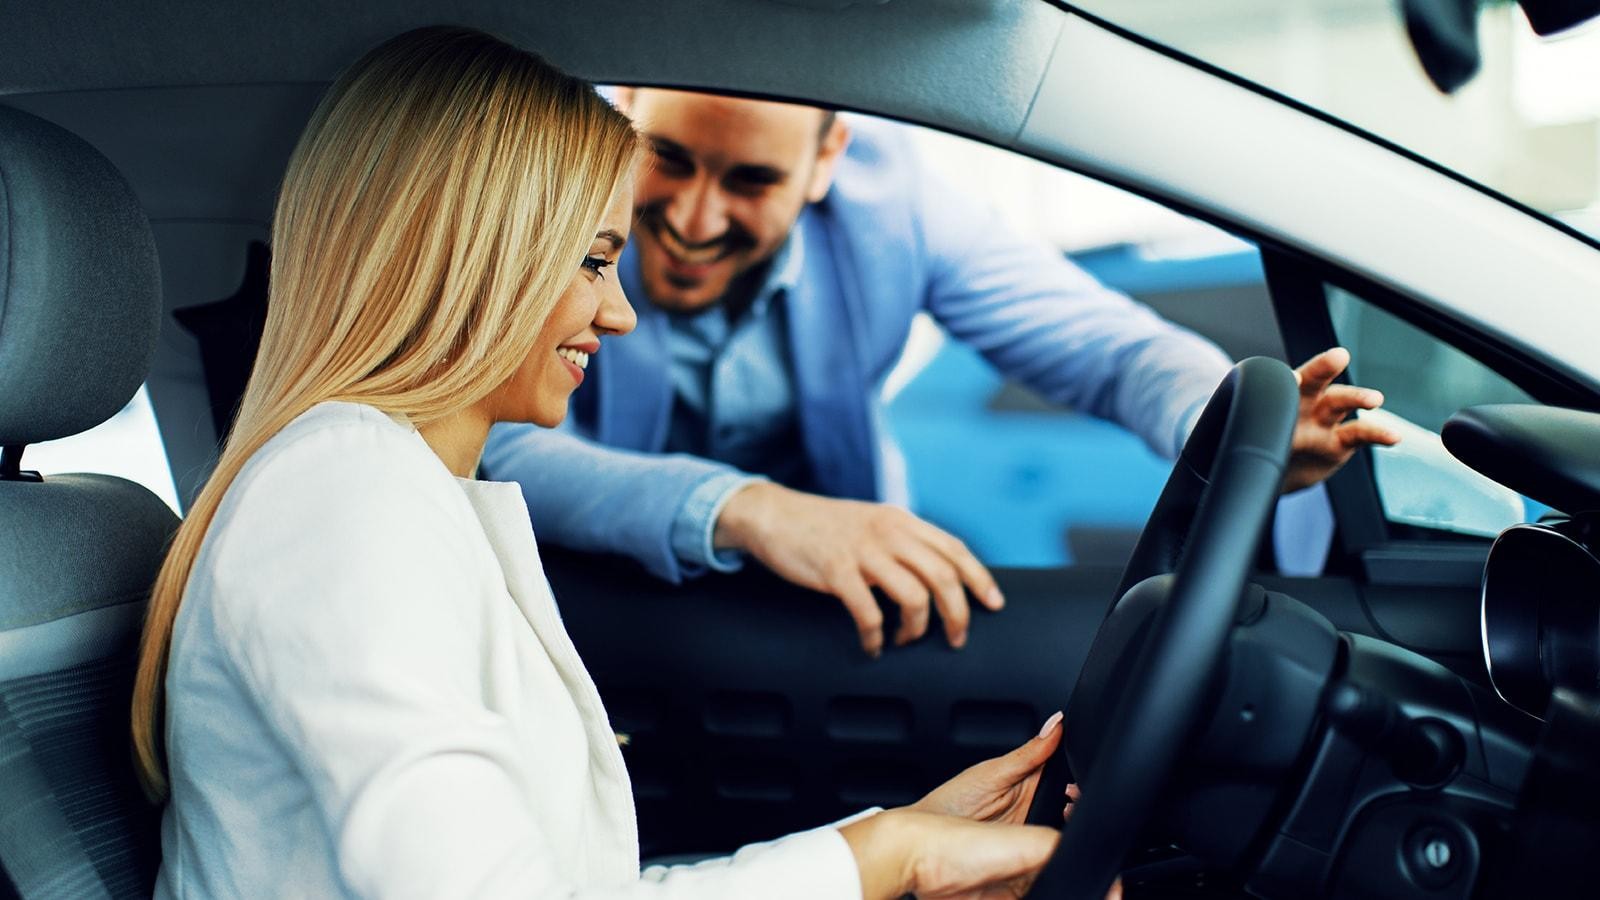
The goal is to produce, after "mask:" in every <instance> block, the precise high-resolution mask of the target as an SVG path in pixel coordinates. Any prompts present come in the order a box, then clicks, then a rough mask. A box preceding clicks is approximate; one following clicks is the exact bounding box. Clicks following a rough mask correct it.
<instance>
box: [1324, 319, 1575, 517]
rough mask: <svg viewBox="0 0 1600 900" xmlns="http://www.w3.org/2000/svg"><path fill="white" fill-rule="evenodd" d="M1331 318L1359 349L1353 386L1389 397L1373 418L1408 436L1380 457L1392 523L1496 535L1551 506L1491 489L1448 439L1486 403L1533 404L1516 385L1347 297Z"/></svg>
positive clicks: (1343, 338)
mask: <svg viewBox="0 0 1600 900" xmlns="http://www.w3.org/2000/svg"><path fill="white" fill-rule="evenodd" d="M1328 312H1329V314H1330V316H1331V317H1332V319H1333V329H1334V333H1335V334H1336V335H1338V338H1339V342H1340V343H1341V344H1343V345H1344V346H1346V347H1348V348H1349V349H1350V353H1351V357H1352V361H1351V364H1350V376H1351V380H1352V381H1353V382H1354V383H1356V384H1360V385H1363V386H1366V387H1372V388H1377V389H1378V390H1380V391H1382V392H1383V394H1384V405H1383V408H1382V409H1381V410H1377V411H1375V412H1372V413H1363V414H1362V415H1364V416H1372V417H1374V418H1377V419H1379V420H1380V421H1381V423H1382V424H1383V425H1385V426H1387V427H1389V428H1391V429H1393V430H1395V431H1397V432H1399V433H1400V435H1401V437H1402V440H1401V442H1400V444H1399V445H1398V446H1395V447H1389V448H1385V447H1378V448H1374V450H1373V455H1372V462H1373V468H1374V477H1375V478H1376V480H1377V487H1378V495H1379V497H1380V498H1381V500H1382V502H1383V510H1384V514H1385V515H1386V516H1387V517H1388V518H1389V520H1390V521H1391V522H1395V523H1398V524H1402V525H1414V526H1419V527H1422V528H1429V529H1436V530H1441V531H1450V532H1457V533H1460V534H1471V535H1483V536H1493V535H1496V534H1499V533H1500V531H1501V530H1503V529H1504V528H1506V527H1507V526H1508V525H1513V524H1516V523H1518V522H1528V521H1534V520H1536V519H1537V518H1538V517H1539V515H1541V514H1542V513H1544V512H1545V511H1546V507H1544V506H1542V505H1540V504H1538V503H1535V502H1534V501H1531V500H1528V499H1527V498H1524V497H1522V496H1521V495H1520V494H1518V493H1517V492H1515V491H1513V490H1511V489H1510V488H1507V487H1503V486H1501V485H1499V484H1496V483H1495V482H1493V481H1490V480H1489V479H1488V478H1485V477H1484V476H1482V475H1479V474H1478V473H1477V472H1475V471H1473V470H1472V469H1469V468H1467V467H1466V466H1465V465H1463V464H1462V463H1460V462H1459V461H1457V460H1456V458H1455V457H1453V456H1451V455H1450V453H1449V451H1447V450H1446V449H1445V448H1444V444H1443V442H1442V441H1441V440H1440V438H1439V432H1440V430H1441V429H1442V428H1443V427H1444V423H1445V420H1446V419H1448V418H1450V416H1451V415H1453V414H1454V413H1455V412H1456V411H1457V410H1459V409H1462V408H1463V407H1467V406H1473V405H1476V404H1480V403H1532V402H1534V401H1533V398H1531V397H1529V396H1528V395H1527V394H1526V393H1525V392H1524V391H1522V390H1521V389H1520V388H1518V387H1517V386H1516V385H1514V384H1512V383H1511V382H1509V381H1507V380H1506V379H1505V378H1502V377H1501V376H1500V375H1498V374H1496V373H1495V372H1494V371H1493V370H1491V369H1490V368H1489V367H1487V366H1485V365H1483V364H1482V363H1480V362H1478V361H1477V360H1475V359H1473V358H1472V357H1470V356H1468V355H1467V354H1465V353H1463V352H1461V351H1460V350H1458V349H1456V348H1455V347H1452V346H1450V345H1449V344H1446V343H1444V342H1443V341H1440V340H1439V339H1438V338H1435V337H1433V336H1431V335H1429V334H1427V333H1426V332H1424V331H1422V330H1421V329H1419V328H1417V327H1416V326H1413V325H1411V324H1409V323H1407V322H1405V321H1403V320H1401V319H1399V318H1398V317H1396V316H1394V315H1393V314H1391V313H1388V312H1385V311H1383V310H1382V309H1379V308H1378V307H1376V306H1373V305H1372V304H1370V303H1368V302H1366V301H1365V300H1362V299H1361V298H1359V297H1357V296H1356V295H1354V294H1351V293H1349V292H1347V291H1344V290H1342V289H1339V288H1335V287H1329V288H1328Z"/></svg>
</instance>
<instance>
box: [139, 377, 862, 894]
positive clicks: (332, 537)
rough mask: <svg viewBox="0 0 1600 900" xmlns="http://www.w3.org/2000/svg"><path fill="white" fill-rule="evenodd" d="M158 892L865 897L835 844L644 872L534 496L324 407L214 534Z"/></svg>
mask: <svg viewBox="0 0 1600 900" xmlns="http://www.w3.org/2000/svg"><path fill="white" fill-rule="evenodd" d="M166 690H167V707H166V708H167V719H166V741H167V744H166V747H167V757H168V764H169V767H170V771H171V781H172V802H171V803H170V805H168V807H167V809H166V812H165V815H164V817H163V820H162V834H161V844H162V852H163V854H164V860H163V863H162V867H161V874H160V878H159V881H158V883H157V888H156V896H157V897H233V896H243V897H264V896H273V897H341V896H359V897H429V898H433V897H573V898H641V900H643V898H687V897H695V898H722V897H727V898H734V897H738V898H749V897H779V898H782V897H793V898H807V900H812V898H835V897H837V898H857V897H859V896H860V883H859V878H858V875H857V871H856V866H855V862H854V859H853V857H852V856H851V854H850V850H849V848H848V846H847V845H846V844H845V842H844V839H843V838H842V837H841V836H840V835H839V833H838V831H837V830H836V829H835V828H832V827H827V828H819V829H816V830H814V831H809V832H804V833H801V834H798V835H793V836H791V837H788V838H784V839H783V840H780V841H775V842H772V843H770V844H762V845H755V846H752V847H747V848H745V849H744V850H741V851H740V852H739V853H738V854H736V855H735V856H733V857H731V858H730V859H727V860H717V861H713V862H710V863H702V864H700V865H698V866H693V867H675V868H671V869H664V868H652V869H651V870H650V871H648V872H646V873H644V876H643V878H642V879H641V875H640V872H639V841H638V831H637V826H636V823H635V819H634V808H633V797H632V794H631V790H630V787H629V783H628V773H627V770H626V768H625V767H624V765H623V760H622V755H621V752H620V751H619V750H618V748H617V744H616V740H615V736H614V735H613V733H612V730H611V727H610V724H609V723H608V721H607V718H606V713H605V710H604V709H603V708H602V707H601V705H600V695H599V694H598V693H597V692H596V691H595V687H594V683H593V681H591V680H590V678H589V674H588V672H587V671H585V670H584V667H583V663H582V661H581V660H579V659H578V655H577V653H576V651H575V650H574V649H573V646H572V641H571V640H570V639H569V638H568V637H567V633H566V630H565V629H564V628H563V627H562V624H561V619H560V616H559V614H558V612H557V610H556V606H555V600H554V598H553V597H552V596H551V593H550V586H549V583H548V582H547V581H546V580H545V577H544V570H543V568H542V567H541V565H540V562H539V555H538V550H537V548H536V547H535V546H534V539H533V531H532V529H531V528H530V526H529V523H528V514H527V509H526V507H525V506H524V504H523V499H522V493H521V489H520V488H519V487H518V486H517V485H515V484H500V483H493V482H475V481H470V480H466V479H460V478H455V477H453V476H452V475H451V474H450V472H449V471H448V470H447V469H446V468H445V467H444V464H443V463H442V462H441V461H440V459H439V458H438V457H437V456H436V455H434V453H433V452H432V450H430V449H429V447H428V445H427V444H426V443H425V442H424V441H423V440H422V438H421V436H420V435H418V434H417V432H416V430H415V429H414V428H412V427H411V426H409V425H408V424H405V423H404V422H402V421H396V420H394V419H391V418H390V417H388V416H386V415H385V414H383V413H381V412H379V411H377V410H375V409H372V408H370V407H365V406H360V405H357V404H350V403H325V404H322V405H320V406H318V407H316V408H315V409H312V410H311V411H309V412H307V413H306V414H305V415H303V416H301V417H299V418H298V419H296V420H295V421H294V422H293V423H292V424H291V425H290V426H289V427H288V428H286V429H284V430H283V431H282V432H281V433H280V434H278V435H276V436H275V437H273V438H272V440H271V441H269V442H268V443H267V444H266V446H264V447H263V448H262V449H261V450H260V451H259V452H257V453H256V454H255V456H254V457H252V458H251V459H250V461H249V462H248V463H247V464H246V465H245V467H244V470H243V471H242V472H241V473H240V474H239V477H238V478H237V479H236V480H235V481H234V483H233V485H232V486H231V487H230V488H229V489H228V492H227V495H226V497H225V498H224V499H223V502H222V506H221V508H220V509H219V511H218V513H217V517H216V519H215V520H214V521H213V522H212V524H211V527H210V530H209V531H208V532H207V533H206V538H205V542H204V544H203V546H202V548H201V551H200V555H199V557H198V558H197V560H196V564H195V568H194V573H193V575H192V576H191V577H190V580H189V584H188V588H187V590H186V591H185V594H184V602H183V606H182V608H181V609H180V610H179V613H178V618H177V624H176V628H175V631H174V634H173V641H172V655H171V662H170V664H169V668H168V672H167V681H166Z"/></svg>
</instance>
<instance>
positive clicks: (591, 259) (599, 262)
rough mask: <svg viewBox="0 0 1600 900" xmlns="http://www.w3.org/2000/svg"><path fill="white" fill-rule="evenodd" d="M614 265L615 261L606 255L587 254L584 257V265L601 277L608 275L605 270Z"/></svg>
mask: <svg viewBox="0 0 1600 900" xmlns="http://www.w3.org/2000/svg"><path fill="white" fill-rule="evenodd" d="M612 265H615V263H613V262H612V261H611V260H609V259H606V258H605V257H604V256H585V257H584V258H583V267H584V268H585V269H588V270H589V271H591V272H593V273H594V274H595V275H597V276H599V277H601V278H604V277H606V274H605V270H606V268H607V267H609V266H612Z"/></svg>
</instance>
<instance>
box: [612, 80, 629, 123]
mask: <svg viewBox="0 0 1600 900" xmlns="http://www.w3.org/2000/svg"><path fill="white" fill-rule="evenodd" d="M633 90H634V89H633V88H631V87H627V86H618V87H614V88H612V89H611V105H612V106H615V107H616V108H617V109H620V110H622V114H623V115H625V116H632V115H633Z"/></svg>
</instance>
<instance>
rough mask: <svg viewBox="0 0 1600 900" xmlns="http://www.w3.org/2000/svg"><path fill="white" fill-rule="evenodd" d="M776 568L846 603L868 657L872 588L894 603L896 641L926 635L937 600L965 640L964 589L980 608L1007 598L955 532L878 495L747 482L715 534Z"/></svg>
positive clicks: (875, 615)
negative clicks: (871, 498) (839, 494)
mask: <svg viewBox="0 0 1600 900" xmlns="http://www.w3.org/2000/svg"><path fill="white" fill-rule="evenodd" d="M713 541H714V543H715V544H716V546H717V548H718V549H738V550H743V551H745V552H747V553H749V554H750V555H751V556H754V557H755V558H756V559H759V560H761V562H762V563H763V564H765V565H766V567H767V568H769V569H771V570H772V571H774V572H776V573H777V574H778V575H780V576H782V577H784V578H786V579H788V580H789V581H792V582H794V583H795V584H798V585H800V586H801V587H807V588H810V589H811V590H814V591H820V592H822V593H825V594H832V595H834V596H835V597H838V598H839V600H840V601H841V602H842V603H844V607H845V610H846V611H848V612H849V613H850V617H851V618H852V619H854V620H855V623H856V630H857V632H859V633H860V635H861V648H862V649H863V650H865V651H867V653H868V654H869V655H871V656H877V655H878V653H880V652H881V651H882V649H883V612H882V610H880V609H879V608H878V603H877V601H876V600H875V599H874V598H873V596H872V588H878V589H880V590H882V591H883V593H884V595H885V596H887V597H888V598H889V600H891V601H892V602H893V603H894V604H895V605H896V606H898V607H899V608H900V627H899V629H898V630H897V631H896V632H895V636H894V640H895V643H896V644H905V643H908V642H910V641H914V640H916V639H917V638H919V637H922V635H923V634H924V633H926V632H927V630H928V620H929V616H930V613H931V611H932V609H933V608H934V607H937V608H938V610H939V620H940V622H942V623H943V625H944V635H945V639H946V640H948V641H949V642H950V646H952V647H960V646H961V645H963V644H965V643H966V642H967V623H968V621H969V620H970V618H971V611H970V610H969V608H968V605H967V591H968V590H970V591H972V595H973V596H974V597H976V598H978V602H979V603H981V604H983V605H984V607H986V608H988V609H991V610H994V609H999V608H1000V607H1001V606H1002V605H1003V604H1004V603H1005V600H1004V598H1003V597H1002V596H1001V594H1000V588H999V587H998V586H996V585H995V583H994V577H993V576H992V575H990V574H989V570H988V569H986V568H984V566H983V564H982V563H980V562H978V558H977V557H975V556H973V555H972V551H970V550H968V549H967V547H966V545H965V544H963V543H961V541H959V540H957V539H956V538H954V537H952V536H950V535H949V534H947V533H945V532H944V531H941V530H940V529H938V528H936V527H934V526H932V525H929V524H928V523H927V522H924V521H922V520H921V519H919V518H917V517H916V516H915V515H912V514H911V513H909V512H907V511H906V510H903V509H900V508H898V507H894V506H887V505H885V504H882V503H864V502H861V501H858V500H836V499H832V498H829V497H818V496H816V495H814V494H807V493H803V492H801V491H795V490H790V489H789V488H786V487H782V486H780V485H776V484H772V483H770V482H757V483H755V484H752V485H750V486H749V487H746V488H743V489H742V490H740V491H739V492H738V493H736V494H734V495H733V497H732V498H731V499H730V500H729V501H728V503H727V505H726V506H724V507H723V508H722V514H721V515H720V516H718V517H717V526H716V534H715V537H714V538H713Z"/></svg>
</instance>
